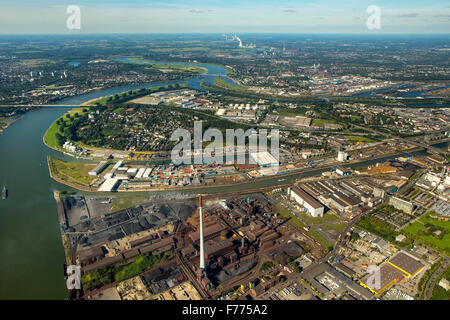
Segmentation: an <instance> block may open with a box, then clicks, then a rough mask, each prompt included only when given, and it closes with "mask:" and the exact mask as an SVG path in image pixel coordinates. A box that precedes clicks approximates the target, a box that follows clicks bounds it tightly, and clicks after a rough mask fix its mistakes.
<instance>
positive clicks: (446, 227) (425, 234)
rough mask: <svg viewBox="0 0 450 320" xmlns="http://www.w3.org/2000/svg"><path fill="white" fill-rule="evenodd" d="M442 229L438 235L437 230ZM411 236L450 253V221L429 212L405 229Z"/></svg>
mask: <svg viewBox="0 0 450 320" xmlns="http://www.w3.org/2000/svg"><path fill="white" fill-rule="evenodd" d="M437 231H440V232H441V234H440V235H439V236H438V235H437V234H436V233H435V232H437ZM403 232H404V233H406V234H407V235H408V236H409V237H411V238H413V239H415V240H417V241H419V242H421V243H423V244H425V245H428V246H430V247H432V248H434V249H436V250H438V251H441V252H443V253H445V254H447V255H449V254H450V221H440V220H437V219H434V218H431V217H430V214H429V213H427V214H426V215H425V216H423V217H422V218H420V219H419V220H418V221H415V222H414V223H412V224H410V225H409V226H407V227H406V228H404V229H403Z"/></svg>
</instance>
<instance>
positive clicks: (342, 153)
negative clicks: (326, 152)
mask: <svg viewBox="0 0 450 320" xmlns="http://www.w3.org/2000/svg"><path fill="white" fill-rule="evenodd" d="M347 159H348V153H347V152H345V151H343V150H340V151H338V157H337V160H338V161H340V162H344V161H347Z"/></svg>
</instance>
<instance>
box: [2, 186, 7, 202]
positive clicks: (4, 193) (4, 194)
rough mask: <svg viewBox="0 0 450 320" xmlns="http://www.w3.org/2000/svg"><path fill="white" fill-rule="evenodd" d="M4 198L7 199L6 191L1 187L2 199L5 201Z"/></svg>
mask: <svg viewBox="0 0 450 320" xmlns="http://www.w3.org/2000/svg"><path fill="white" fill-rule="evenodd" d="M6 198H8V189H6V187H5V186H3V190H2V199H3V200H5V199H6Z"/></svg>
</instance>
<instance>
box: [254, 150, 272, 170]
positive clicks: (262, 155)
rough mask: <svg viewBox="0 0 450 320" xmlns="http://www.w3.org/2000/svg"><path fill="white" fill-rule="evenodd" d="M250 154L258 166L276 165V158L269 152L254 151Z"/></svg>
mask: <svg viewBox="0 0 450 320" xmlns="http://www.w3.org/2000/svg"><path fill="white" fill-rule="evenodd" d="M250 156H251V157H252V159H253V160H254V161H255V162H256V163H257V164H258V166H260V167H268V166H275V165H278V160H277V159H275V157H274V156H273V155H271V154H270V153H269V152H267V151H264V152H254V153H251V154H250Z"/></svg>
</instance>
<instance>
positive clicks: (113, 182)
mask: <svg viewBox="0 0 450 320" xmlns="http://www.w3.org/2000/svg"><path fill="white" fill-rule="evenodd" d="M121 181H122V180H121V179H119V178H110V179H106V180H105V182H103V184H102V185H101V186H100V188H98V191H102V192H111V191H114V190H115V189H116V188H117V187H118V186H119V184H120V182H121Z"/></svg>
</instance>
